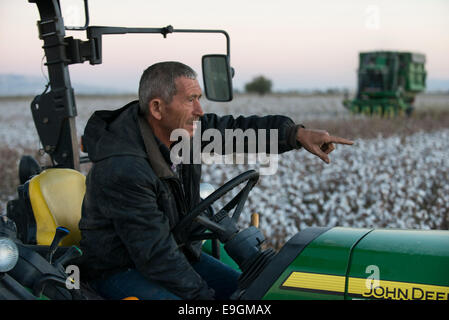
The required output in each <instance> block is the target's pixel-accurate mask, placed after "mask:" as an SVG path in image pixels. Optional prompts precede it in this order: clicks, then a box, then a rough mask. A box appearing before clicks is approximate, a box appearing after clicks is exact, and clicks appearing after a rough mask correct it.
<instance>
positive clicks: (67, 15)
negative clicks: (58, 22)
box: [59, 0, 89, 30]
mask: <svg viewBox="0 0 449 320" xmlns="http://www.w3.org/2000/svg"><path fill="white" fill-rule="evenodd" d="M87 1H88V0H60V1H59V3H60V9H61V15H62V17H63V19H64V25H65V26H64V28H65V30H86V29H87V27H88V26H89V4H88V2H87Z"/></svg>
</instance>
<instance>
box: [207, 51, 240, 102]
mask: <svg viewBox="0 0 449 320" xmlns="http://www.w3.org/2000/svg"><path fill="white" fill-rule="evenodd" d="M202 67H203V81H204V91H205V93H206V97H207V99H209V100H211V101H218V102H227V101H231V100H232V97H233V96H232V76H233V74H232V69H231V67H230V65H229V59H228V56H226V55H224V54H209V55H205V56H203V59H202Z"/></svg>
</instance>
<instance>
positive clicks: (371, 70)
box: [343, 51, 426, 117]
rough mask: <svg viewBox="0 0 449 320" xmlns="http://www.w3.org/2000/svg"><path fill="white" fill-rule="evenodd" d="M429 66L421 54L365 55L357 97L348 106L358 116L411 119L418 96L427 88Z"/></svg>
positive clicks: (387, 53)
mask: <svg viewBox="0 0 449 320" xmlns="http://www.w3.org/2000/svg"><path fill="white" fill-rule="evenodd" d="M425 62H426V58H425V55H424V54H420V53H411V52H392V51H373V52H361V53H360V54H359V68H358V87H357V93H356V97H355V99H353V100H349V99H346V100H344V102H343V104H344V106H345V107H346V108H348V109H349V110H350V111H351V112H352V113H355V114H357V113H362V114H366V115H379V116H385V117H392V116H397V115H400V114H404V113H405V114H406V115H411V113H412V111H413V103H414V101H415V97H416V95H417V94H418V93H419V92H422V91H424V90H425V88H426V71H425Z"/></svg>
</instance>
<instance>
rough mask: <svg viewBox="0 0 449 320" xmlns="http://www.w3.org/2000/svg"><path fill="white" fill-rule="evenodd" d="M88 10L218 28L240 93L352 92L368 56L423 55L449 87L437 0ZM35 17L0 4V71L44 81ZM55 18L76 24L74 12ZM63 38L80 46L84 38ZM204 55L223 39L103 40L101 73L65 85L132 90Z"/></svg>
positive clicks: (142, 4)
mask: <svg viewBox="0 0 449 320" xmlns="http://www.w3.org/2000/svg"><path fill="white" fill-rule="evenodd" d="M65 2H67V0H61V3H62V5H63V6H64V3H65ZM89 7H90V25H105V26H127V27H164V26H167V25H172V26H173V27H174V28H178V29H180V28H189V29H191V28H197V29H224V30H226V31H227V32H228V33H229V35H230V37H231V65H232V66H233V67H234V69H235V72H236V73H235V77H234V86H235V87H236V88H240V89H241V88H243V86H244V83H246V82H248V81H249V80H251V79H252V78H253V77H255V76H257V75H264V76H266V77H268V78H270V79H271V80H272V81H273V85H274V89H275V90H290V89H314V88H329V87H333V88H343V87H344V88H354V87H355V86H356V71H357V66H358V53H359V52H360V51H371V50H398V51H412V52H419V53H424V54H425V55H426V58H427V63H426V68H427V72H428V79H435V80H449V19H448V17H449V1H445V0H427V1H424V0H407V1H406V0H394V1H381V0H371V1H364V0H357V1H356V0H340V1H335V0H334V1H332V0H321V1H319V0H318V1H302V0H276V1H273V0H270V1H265V0H258V1H254V0H246V1H242V0H239V1H237V0H226V1H211V0H208V1H203V0H199V1H195V0H192V1H185V0H183V1H181V0H171V1H149V0H146V1H144V0H127V1H117V0H115V1H111V0H90V1H89ZM39 19H40V18H39V14H38V10H37V7H36V5H35V4H30V3H28V1H26V0H0V39H1V42H0V52H1V56H2V59H1V60H0V73H2V74H5V73H6V74H23V75H30V76H42V77H43V75H42V70H43V72H44V73H45V74H46V68H45V67H42V66H41V64H42V62H41V61H42V57H43V50H42V44H43V42H42V41H41V40H40V39H39V38H38V32H37V27H36V21H37V20H39ZM64 19H65V21H66V22H68V21H75V20H76V15H75V14H74V12H73V10H72V11H69V12H68V13H67V15H66V16H64ZM66 34H67V35H72V36H74V37H75V38H80V39H85V32H80V31H77V32H74V31H70V32H69V31H67V32H66ZM208 53H225V39H224V37H223V36H222V35H219V34H213V35H205V34H200V35H198V34H171V35H168V37H167V39H164V38H163V37H162V36H161V35H156V34H149V35H107V36H103V64H102V65H98V66H91V65H89V64H88V63H87V62H86V63H84V64H79V65H72V66H70V67H69V68H70V72H71V79H72V83H83V84H87V85H89V84H95V85H101V86H105V87H114V88H122V89H126V90H131V91H135V90H136V88H137V85H138V80H139V78H140V75H141V73H142V71H143V70H144V69H145V68H146V67H147V66H149V65H151V64H152V63H155V62H158V61H163V60H178V61H182V62H184V63H186V64H189V65H191V66H192V67H193V68H194V69H196V70H197V71H198V73H200V71H201V70H200V61H201V56H202V55H204V54H208ZM448 89H449V88H448Z"/></svg>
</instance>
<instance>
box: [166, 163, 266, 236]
mask: <svg viewBox="0 0 449 320" xmlns="http://www.w3.org/2000/svg"><path fill="white" fill-rule="evenodd" d="M258 180H259V173H258V172H257V171H255V170H249V171H246V172H243V173H241V174H239V175H238V176H237V177H235V178H233V179H231V180H230V181H228V182H226V183H225V184H224V185H222V186H221V187H220V188H218V189H217V190H215V191H214V192H213V193H211V194H210V195H209V196H208V197H207V198H206V199H204V200H202V201H201V202H200V203H199V204H198V205H197V206H196V207H195V208H194V209H193V210H192V211H190V212H189V213H188V214H187V215H186V216H185V217H184V218H182V219H181V221H179V223H178V224H177V226H176V227H175V228H174V229H173V234H174V235H175V238H176V239H177V241H178V243H179V244H185V243H189V242H192V241H196V240H205V239H217V238H218V239H220V241H221V242H223V243H224V242H226V241H227V240H228V239H229V238H230V237H231V236H232V235H233V234H235V233H236V232H238V228H237V225H236V224H237V221H238V219H239V217H240V213H241V212H242V210H243V205H244V204H245V202H246V200H247V199H248V194H249V192H250V191H251V189H252V188H253V187H254V185H255V184H256V183H257V181H258ZM244 182H247V183H246V185H245V187H243V189H242V190H240V192H239V193H238V194H237V195H236V196H234V197H233V198H232V200H230V201H229V202H228V203H227V204H226V205H225V206H224V207H223V208H222V209H221V210H220V211H218V212H217V213H216V214H215V215H213V216H212V217H208V216H207V215H205V214H204V212H205V211H206V210H208V208H209V207H210V206H211V205H212V204H213V203H214V202H215V201H217V200H218V199H220V198H221V197H223V196H224V195H225V194H226V193H228V192H229V191H231V190H232V189H234V188H235V187H237V186H238V185H240V184H242V183H244ZM234 208H235V209H234ZM232 209H234V212H233V214H232V217H229V215H228V213H229V212H230V211H231V210H232ZM193 221H196V222H198V223H199V224H201V225H202V226H204V227H206V228H207V229H208V230H210V231H211V232H206V231H204V232H201V233H197V234H192V235H190V234H189V229H190V226H191V224H192V222H193Z"/></svg>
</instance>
